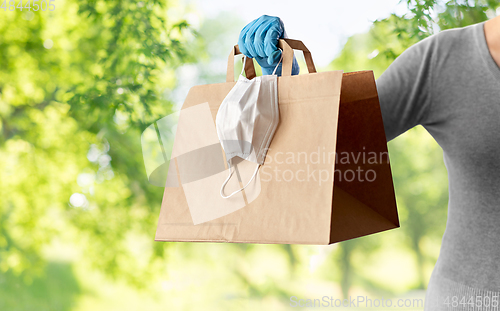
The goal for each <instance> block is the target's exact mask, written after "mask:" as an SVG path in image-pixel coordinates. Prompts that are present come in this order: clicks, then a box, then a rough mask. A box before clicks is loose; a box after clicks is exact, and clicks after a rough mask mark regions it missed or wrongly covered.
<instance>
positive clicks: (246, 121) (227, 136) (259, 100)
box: [215, 57, 279, 199]
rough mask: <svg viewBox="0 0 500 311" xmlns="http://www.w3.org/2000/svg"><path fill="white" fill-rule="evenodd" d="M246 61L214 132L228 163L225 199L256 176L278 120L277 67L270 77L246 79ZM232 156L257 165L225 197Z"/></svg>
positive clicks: (227, 98)
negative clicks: (233, 190)
mask: <svg viewBox="0 0 500 311" xmlns="http://www.w3.org/2000/svg"><path fill="white" fill-rule="evenodd" d="M246 60H247V59H246V57H245V60H244V62H243V69H242V71H241V74H240V77H239V79H238V81H237V82H236V85H235V86H234V87H233V88H232V89H231V91H229V93H228V94H227V96H226V98H224V100H223V101H222V104H221V105H220V107H219V110H218V111H217V117H216V119H215V123H216V127H217V135H218V137H219V140H220V142H221V144H222V147H223V148H224V152H225V154H226V161H227V162H228V165H229V176H228V177H227V179H226V181H225V182H224V183H223V184H222V187H221V190H220V194H221V196H222V197H223V198H225V199H226V198H229V197H231V196H233V195H234V194H236V193H238V192H240V191H242V190H243V189H245V188H246V187H247V186H248V185H249V184H250V182H251V181H252V180H253V179H254V178H255V176H256V175H257V172H258V170H259V167H260V165H262V164H264V160H265V157H266V153H267V149H268V148H269V144H270V143H271V140H272V138H273V136H274V132H275V131H276V127H277V126H278V123H279V111H278V76H277V75H275V73H276V69H277V68H278V66H276V68H275V69H274V72H273V74H272V75H270V76H269V75H267V76H259V77H255V78H253V79H252V80H248V79H247V78H245V77H244V76H243V70H245V62H246ZM278 65H279V63H278ZM234 157H240V158H242V159H245V160H247V161H251V162H254V163H257V164H259V165H258V166H257V168H256V169H255V172H254V173H253V175H252V177H251V179H250V180H249V181H248V183H247V184H246V185H245V186H244V187H243V188H241V189H239V190H237V191H235V192H233V193H231V194H230V195H228V196H226V195H224V187H225V186H226V184H227V182H228V181H229V179H230V178H231V176H232V174H233V170H232V169H231V162H232V160H233V158H234ZM233 166H234V165H233Z"/></svg>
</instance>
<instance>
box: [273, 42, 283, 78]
mask: <svg viewBox="0 0 500 311" xmlns="http://www.w3.org/2000/svg"><path fill="white" fill-rule="evenodd" d="M278 49H279V50H280V51H281V58H280V61H279V62H278V65H276V67H275V68H274V71H273V74H272V75H273V76H274V75H275V74H276V70H278V67H279V66H280V63H281V61H282V60H283V50H282V49H281V48H278Z"/></svg>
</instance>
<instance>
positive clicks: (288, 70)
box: [278, 39, 316, 77]
mask: <svg viewBox="0 0 500 311" xmlns="http://www.w3.org/2000/svg"><path fill="white" fill-rule="evenodd" d="M278 46H279V47H280V48H281V49H282V50H283V65H282V68H281V76H282V77H289V76H291V75H292V63H293V50H301V51H302V52H303V53H304V58H305V60H306V65H307V71H309V73H315V72H316V67H315V66H314V62H313V60H312V56H311V52H310V51H309V49H308V48H307V47H306V46H305V45H304V43H302V41H299V40H293V39H280V40H279V42H278Z"/></svg>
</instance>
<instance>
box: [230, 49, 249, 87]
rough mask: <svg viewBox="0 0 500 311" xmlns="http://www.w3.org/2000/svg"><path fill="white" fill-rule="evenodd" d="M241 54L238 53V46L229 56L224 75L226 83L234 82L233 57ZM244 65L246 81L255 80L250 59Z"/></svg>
mask: <svg viewBox="0 0 500 311" xmlns="http://www.w3.org/2000/svg"><path fill="white" fill-rule="evenodd" d="M238 54H242V53H241V52H240V48H239V47H238V45H235V46H234V47H233V49H232V51H231V53H230V54H229V58H228V59H227V74H226V82H234V56H236V55H238ZM243 57H246V56H243ZM244 63H245V75H246V77H247V79H250V80H251V79H253V78H255V76H256V74H255V67H254V65H253V60H252V59H251V58H250V59H249V58H247V61H246V62H244Z"/></svg>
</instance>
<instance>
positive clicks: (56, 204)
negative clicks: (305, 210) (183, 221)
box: [0, 0, 500, 311]
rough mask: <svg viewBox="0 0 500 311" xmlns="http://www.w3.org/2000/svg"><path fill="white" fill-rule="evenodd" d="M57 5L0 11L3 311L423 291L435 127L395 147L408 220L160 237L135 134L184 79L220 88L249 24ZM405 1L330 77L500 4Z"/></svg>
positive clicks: (439, 198) (162, 112) (266, 305)
mask: <svg viewBox="0 0 500 311" xmlns="http://www.w3.org/2000/svg"><path fill="white" fill-rule="evenodd" d="M8 2H9V1H7V7H8V5H9V3H8ZM16 3H18V0H16ZM55 4H56V10H55V11H45V12H41V11H39V12H32V11H26V10H24V11H22V12H21V11H19V10H15V11H9V9H8V8H7V9H6V10H5V11H4V10H3V9H0V310H2V311H3V310H8V311H11V310H12V311H15V310H37V311H42V310H92V311H98V310H288V309H290V307H288V304H289V297H290V296H297V297H298V298H320V297H321V296H324V295H327V296H333V297H335V298H342V297H345V296H348V295H351V296H355V295H367V296H368V297H369V298H371V299H376V298H379V297H382V296H383V297H385V298H388V297H417V298H423V297H424V293H425V288H426V285H427V282H428V280H429V277H430V274H431V272H432V268H433V266H434V264H435V262H436V259H437V257H438V254H439V247H440V244H441V237H442V234H443V232H444V229H445V225H446V208H447V200H448V192H447V175H446V170H445V167H444V165H443V161H442V152H441V150H440V148H439V146H438V145H437V144H436V143H435V142H434V140H433V139H432V138H431V137H430V136H429V134H428V133H427V132H426V131H425V130H424V129H423V128H421V127H417V128H414V129H412V130H410V131H408V132H407V133H405V134H404V135H402V136H400V137H398V138H397V139H395V140H394V141H392V142H390V143H389V149H390V158H391V164H392V170H393V174H394V183H395V188H396V195H397V201H398V207H399V213H400V220H401V228H399V229H396V230H391V231H387V232H383V233H379V234H375V235H372V236H367V237H363V238H358V239H354V240H351V241H346V242H342V243H338V244H335V245H330V246H299V245H247V244H212V243H156V242H153V239H154V234H155V230H156V223H157V218H158V214H159V209H160V202H161V198H162V189H161V188H157V187H154V186H151V185H149V184H148V183H147V177H146V173H145V169H144V164H143V159H142V152H141V146H140V135H141V133H142V131H143V130H144V129H145V128H146V127H147V126H148V125H150V124H151V123H152V122H153V121H155V120H157V119H159V118H161V117H163V116H166V115H168V114H170V113H171V112H172V111H174V110H175V109H176V105H178V103H179V102H182V96H183V94H185V91H186V89H188V88H189V87H191V86H192V83H191V82H190V83H187V82H186V79H185V77H186V76H189V74H190V73H191V75H192V74H193V72H194V73H195V75H196V78H195V79H194V80H193V79H191V80H189V79H188V81H196V83H203V84H205V83H216V82H223V81H224V71H225V62H224V60H225V59H226V57H227V55H228V52H229V50H230V47H231V45H232V44H235V43H236V42H234V41H235V40H236V38H234V37H230V38H228V29H231V30H232V33H234V30H235V29H236V30H237V31H239V29H241V28H242V27H243V26H244V25H245V24H246V23H248V22H249V21H250V20H242V19H239V18H238V17H237V15H234V14H232V13H231V12H224V13H221V14H220V15H219V16H217V17H215V18H214V17H212V18H201V19H199V20H200V22H199V23H197V24H196V25H194V24H190V23H188V22H187V20H188V18H187V16H188V15H189V14H193V12H194V10H195V8H194V7H193V4H190V5H187V4H185V3H184V2H176V1H170V0H169V1H152V0H145V1H132V0H122V1H118V0H116V1H103V0H91V1H79V0H57V1H56V2H55ZM403 4H407V5H408V6H407V9H406V12H405V13H403V14H391V15H388V16H386V18H383V19H379V20H376V21H375V22H373V24H372V26H371V28H370V30H369V31H368V32H366V33H359V34H356V35H354V36H351V37H349V39H348V40H347V42H346V43H345V46H344V47H343V49H342V51H341V52H340V53H338V54H337V56H336V57H335V58H334V59H332V60H331V63H330V64H329V65H328V66H323V68H318V69H319V70H320V71H326V70H336V69H343V70H344V71H355V70H364V69H372V70H374V72H375V75H376V76H377V77H378V76H379V75H380V74H381V73H382V72H383V71H384V70H385V69H386V68H387V66H388V65H389V64H390V63H391V62H392V61H393V60H394V59H395V58H396V57H397V56H398V55H399V54H401V52H402V51H404V50H405V49H406V48H408V47H409V46H411V45H412V44H414V43H416V42H418V41H419V40H421V39H423V38H425V37H427V36H429V35H431V34H433V33H436V32H438V31H440V30H444V29H448V28H454V27H462V26H466V25H470V24H474V23H477V22H480V21H484V20H486V19H488V18H491V17H493V16H495V15H496V14H497V13H500V12H499V11H498V10H497V7H498V6H499V4H498V3H497V1H491V0H482V1H479V0H476V1H434V0H418V1H408V3H406V1H404V0H403ZM242 5H243V4H242ZM287 9H288V10H292V9H294V8H287ZM295 9H298V8H295ZM320 9H321V5H318V10H320ZM353 14H355V12H353ZM257 17H258V16H255V18H257ZM305 27H306V26H305ZM296 39H303V40H304V41H305V42H306V43H307V38H296ZM312 53H313V57H314V50H313V51H312ZM298 56H299V59H300V61H301V66H302V72H306V70H305V64H304V63H303V61H302V58H301V57H300V54H299V55H298ZM213 60H222V61H220V62H218V63H217V62H215V64H219V65H220V66H218V67H220V68H217V70H214V68H213V67H214V65H213V64H214V62H213ZM413 309H415V310H420V309H422V308H413Z"/></svg>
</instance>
